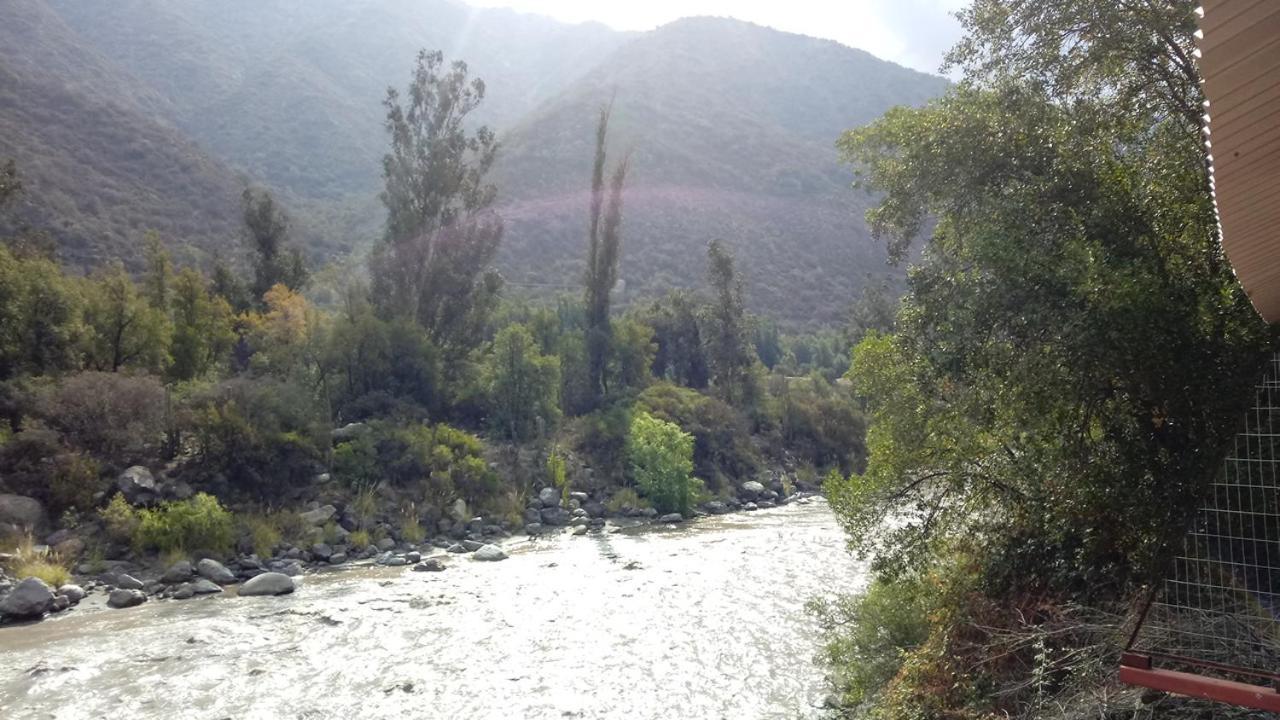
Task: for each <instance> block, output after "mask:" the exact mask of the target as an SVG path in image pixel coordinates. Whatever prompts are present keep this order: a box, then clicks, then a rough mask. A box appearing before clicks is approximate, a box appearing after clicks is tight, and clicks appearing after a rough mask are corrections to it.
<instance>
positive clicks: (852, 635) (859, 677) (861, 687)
mask: <svg viewBox="0 0 1280 720" xmlns="http://www.w3.org/2000/svg"><path fill="white" fill-rule="evenodd" d="M935 596H936V593H934V592H930V588H928V587H926V585H925V584H924V583H923V582H920V581H918V580H915V579H912V578H905V577H903V578H899V579H898V580H896V581H894V582H886V581H883V580H876V581H874V582H872V583H871V585H870V586H868V587H867V589H866V590H865V591H863V592H862V593H861V594H858V595H851V596H843V597H839V598H836V599H835V600H826V601H822V600H819V601H812V602H810V603H809V605H808V608H809V611H810V612H812V613H813V614H815V615H816V616H817V617H818V620H819V623H820V624H821V625H822V626H823V629H824V630H825V631H826V632H827V636H828V640H827V642H826V647H825V648H824V653H825V655H826V656H827V660H828V662H829V666H830V667H831V668H832V669H833V671H834V673H835V674H834V677H833V678H832V680H833V681H834V683H835V685H836V689H837V690H839V692H840V694H841V698H840V699H841V704H842V705H844V706H845V707H848V708H854V707H857V706H859V705H863V704H864V703H867V702H868V701H870V700H873V699H874V698H875V696H876V694H878V693H879V692H880V690H881V689H882V688H884V687H885V685H887V684H888V683H889V681H890V680H891V679H892V678H893V677H894V676H895V675H897V674H898V671H899V670H900V669H901V667H902V664H903V660H904V659H905V657H906V655H907V653H909V652H910V651H911V650H913V649H915V648H916V647H918V646H919V645H920V644H921V643H923V642H924V641H925V640H926V639H927V638H928V635H929V614H930V612H931V606H930V599H931V598H934V597H935Z"/></svg>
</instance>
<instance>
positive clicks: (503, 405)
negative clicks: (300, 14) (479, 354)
mask: <svg viewBox="0 0 1280 720" xmlns="http://www.w3.org/2000/svg"><path fill="white" fill-rule="evenodd" d="M485 385H486V389H487V390H488V393H487V394H488V399H489V413H490V415H489V420H490V422H491V423H492V424H493V426H494V428H495V429H497V430H498V431H499V432H500V433H502V434H503V435H505V436H506V437H508V438H510V439H512V440H516V441H520V440H528V439H530V438H533V437H536V436H538V435H543V434H547V433H549V432H550V431H551V430H552V428H553V426H554V425H555V422H556V420H557V419H558V418H559V416H560V408H559V402H558V401H559V392H560V360H559V358H556V357H553V356H548V355H543V354H541V353H540V352H539V351H538V348H537V346H536V345H535V344H534V342H533V338H532V337H531V336H530V335H529V331H528V329H526V328H525V327H524V326H523V325H519V324H516V325H509V326H507V327H505V328H503V329H502V330H501V331H500V332H499V333H498V336H497V337H496V338H494V340H493V348H492V351H491V353H490V355H489V357H488V361H487V363H486V368H485Z"/></svg>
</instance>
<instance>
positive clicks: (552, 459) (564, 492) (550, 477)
mask: <svg viewBox="0 0 1280 720" xmlns="http://www.w3.org/2000/svg"><path fill="white" fill-rule="evenodd" d="M547 481H548V482H549V483H550V484H551V487H553V488H556V489H557V490H559V491H560V500H561V501H563V502H564V503H565V504H566V505H568V504H569V478H568V476H567V475H566V474H565V465H564V456H563V455H561V454H560V450H559V449H558V448H552V449H551V452H549V453H547Z"/></svg>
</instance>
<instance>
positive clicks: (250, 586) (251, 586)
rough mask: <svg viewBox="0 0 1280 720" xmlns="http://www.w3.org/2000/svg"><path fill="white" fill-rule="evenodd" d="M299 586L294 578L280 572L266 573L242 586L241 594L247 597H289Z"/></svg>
mask: <svg viewBox="0 0 1280 720" xmlns="http://www.w3.org/2000/svg"><path fill="white" fill-rule="evenodd" d="M296 587H297V586H296V585H295V584H294V582H293V578H291V577H289V576H288V575H285V574H284V573H278V572H265V573H262V574H261V575H257V576H255V577H253V578H251V579H250V580H248V581H246V582H245V584H243V585H241V586H240V594H241V595H242V596H245V597H251V596H256V595H288V594H289V593H291V592H293V591H294V589H295V588H296Z"/></svg>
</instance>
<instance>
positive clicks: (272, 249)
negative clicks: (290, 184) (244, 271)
mask: <svg viewBox="0 0 1280 720" xmlns="http://www.w3.org/2000/svg"><path fill="white" fill-rule="evenodd" d="M240 202H241V207H242V209H243V218H244V232H243V238H244V244H245V246H246V247H247V248H248V249H249V253H250V262H251V264H252V266H253V283H252V284H251V285H249V293H250V296H251V297H252V299H253V303H254V304H255V305H257V304H260V303H262V302H263V296H264V295H266V293H267V291H268V290H270V289H271V288H273V287H275V286H276V285H284V286H285V287H287V288H289V289H290V290H300V289H302V286H303V285H306V283H307V268H306V264H305V263H304V262H303V259H302V252H301V250H299V249H298V248H296V247H291V246H290V245H291V243H290V233H291V230H290V221H289V216H288V215H287V214H286V213H285V211H284V209H283V208H281V207H280V206H279V205H278V204H276V201H275V198H274V197H272V195H271V193H270V192H268V191H267V190H264V189H262V188H254V187H247V188H245V189H244V192H243V193H241V195H240Z"/></svg>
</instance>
